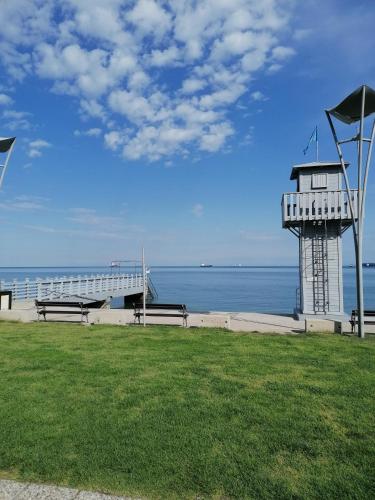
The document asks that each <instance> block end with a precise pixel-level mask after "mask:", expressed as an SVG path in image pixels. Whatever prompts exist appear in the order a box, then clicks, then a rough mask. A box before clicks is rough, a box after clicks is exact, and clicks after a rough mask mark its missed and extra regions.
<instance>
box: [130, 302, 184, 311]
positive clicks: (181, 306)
mask: <svg viewBox="0 0 375 500" xmlns="http://www.w3.org/2000/svg"><path fill="white" fill-rule="evenodd" d="M134 309H143V304H142V303H140V304H139V303H137V304H134ZM146 309H158V310H176V311H184V312H185V311H186V305H185V304H153V303H150V304H146Z"/></svg>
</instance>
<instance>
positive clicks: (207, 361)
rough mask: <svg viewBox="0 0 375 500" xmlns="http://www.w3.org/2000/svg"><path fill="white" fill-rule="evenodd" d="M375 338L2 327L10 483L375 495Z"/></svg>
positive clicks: (139, 491) (4, 461) (142, 491)
mask: <svg viewBox="0 0 375 500" xmlns="http://www.w3.org/2000/svg"><path fill="white" fill-rule="evenodd" d="M374 361H375V342H374V341H373V339H367V340H365V341H361V340H359V339H357V338H356V337H354V338H348V337H340V336H334V335H325V336H323V335H306V336H305V335H302V336H261V335H256V334H233V333H229V332H225V331H224V330H219V329H199V330H198V329H182V328H174V327H148V328H146V329H143V328H142V327H110V326H93V327H84V326H80V325H72V324H70V325H68V324H53V323H50V324H27V325H24V324H18V323H3V322H2V323H0V381H1V382H0V477H3V478H15V479H20V480H27V481H34V482H46V483H55V484H60V485H69V486H74V487H80V488H84V489H91V490H99V491H103V492H109V493H117V494H121V493H122V494H128V495H140V496H143V497H148V498H196V497H197V496H198V497H199V498H223V497H226V498H228V497H230V498H256V499H260V498H278V499H281V498H319V499H321V498H338V499H342V498H353V499H354V498H356V499H358V498H371V497H372V498H374V495H375V489H374V470H375V460H374V456H375V426H374V410H375V408H374V399H373V397H374V386H375V370H374Z"/></svg>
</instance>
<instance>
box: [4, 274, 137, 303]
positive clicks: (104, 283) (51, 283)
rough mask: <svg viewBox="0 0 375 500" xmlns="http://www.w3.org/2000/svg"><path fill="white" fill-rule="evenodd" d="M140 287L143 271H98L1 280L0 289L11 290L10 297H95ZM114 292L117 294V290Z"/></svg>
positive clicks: (17, 298) (119, 293) (120, 293)
mask: <svg viewBox="0 0 375 500" xmlns="http://www.w3.org/2000/svg"><path fill="white" fill-rule="evenodd" d="M142 287H143V276H142V274H97V275H89V276H88V275H86V276H56V277H52V278H37V279H35V280H30V279H25V280H23V281H18V280H13V281H0V290H10V291H11V292H12V297H13V300H28V299H38V300H43V299H47V298H58V297H60V298H61V297H69V296H72V295H78V296H82V297H86V296H88V297H95V295H103V294H108V296H116V295H117V296H120V295H122V292H123V291H124V290H129V289H130V290H131V289H134V290H139V289H141V288H142ZM116 292H117V293H116Z"/></svg>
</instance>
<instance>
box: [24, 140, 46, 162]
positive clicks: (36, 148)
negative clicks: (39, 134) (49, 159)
mask: <svg viewBox="0 0 375 500" xmlns="http://www.w3.org/2000/svg"><path fill="white" fill-rule="evenodd" d="M50 147H51V144H50V143H49V142H47V141H45V140H44V139H36V140H34V141H31V142H29V151H28V153H27V154H28V156H29V157H30V158H39V157H40V156H42V154H43V149H46V148H50Z"/></svg>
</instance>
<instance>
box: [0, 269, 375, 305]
mask: <svg viewBox="0 0 375 500" xmlns="http://www.w3.org/2000/svg"><path fill="white" fill-rule="evenodd" d="M134 271H135V269H134V268H133V269H126V268H122V269H121V272H134ZM111 272H118V270H115V271H111V270H110V269H109V268H108V267H85V268H83V267H82V268H77V267H72V268H67V267H65V268H61V267H60V268H59V267H53V268H0V279H1V280H5V281H9V280H13V279H18V280H22V279H24V278H26V277H28V278H30V279H35V278H37V277H47V276H49V277H52V276H73V275H74V276H75V275H85V274H97V273H111ZM363 273H364V274H363V275H364V287H365V306H366V307H367V308H368V309H374V308H375V268H364V270H363ZM150 276H151V279H152V281H153V283H154V285H155V287H156V290H157V292H158V299H157V300H158V301H159V302H171V303H183V304H186V305H187V307H188V310H190V311H231V312H232V311H233V312H235V311H248V312H250V311H255V312H265V313H280V314H289V313H292V312H293V309H294V307H295V303H296V288H297V286H298V268H296V267H245V266H243V267H236V268H233V267H211V268H199V267H156V266H155V267H151V274H150ZM344 301H345V310H346V311H347V312H348V311H349V312H350V311H351V309H353V308H354V307H355V304H356V296H355V270H354V269H353V268H344ZM121 304H122V300H120V299H117V300H116V299H114V300H113V307H121Z"/></svg>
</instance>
